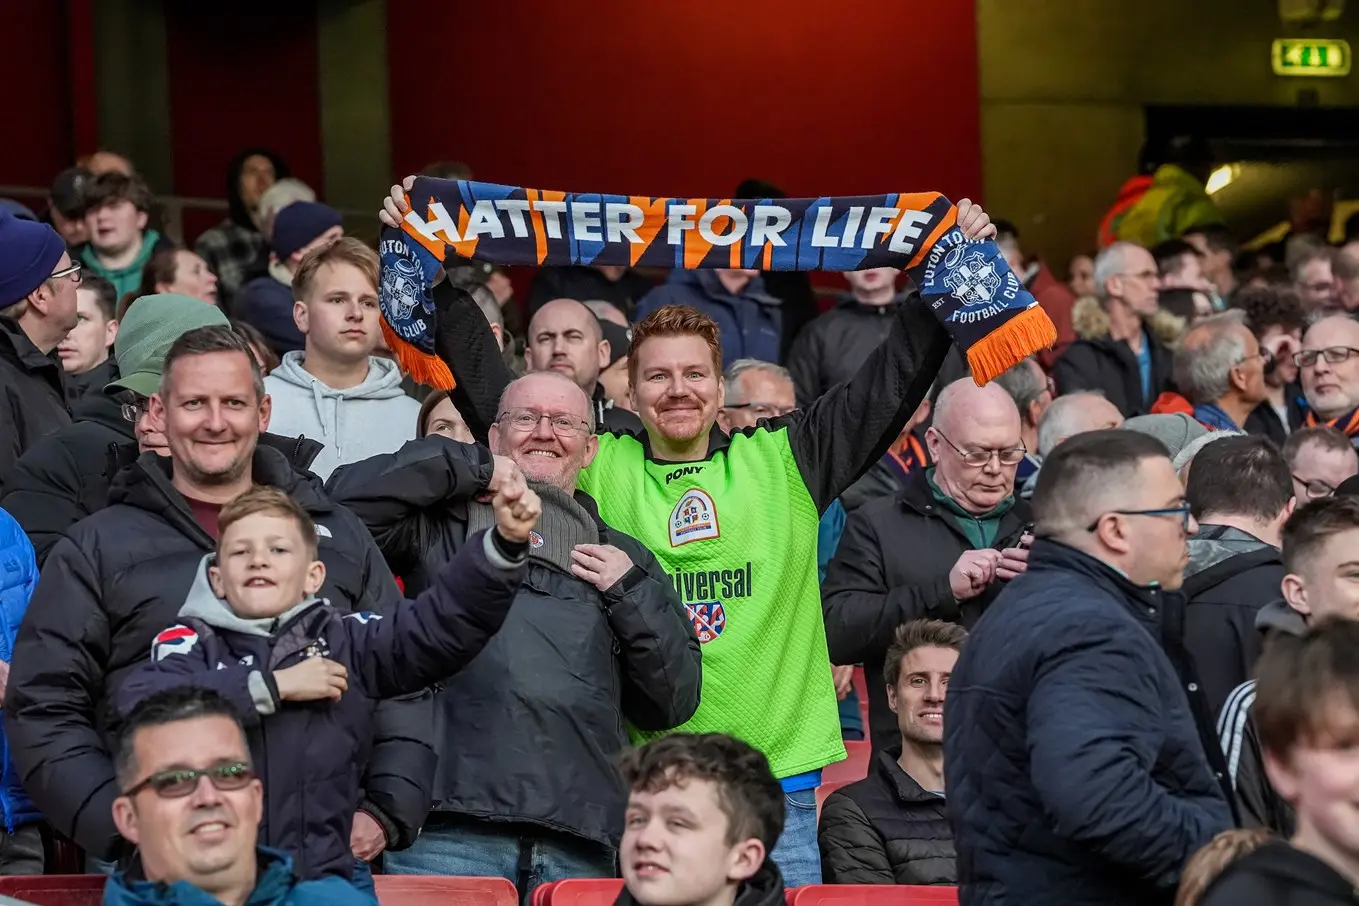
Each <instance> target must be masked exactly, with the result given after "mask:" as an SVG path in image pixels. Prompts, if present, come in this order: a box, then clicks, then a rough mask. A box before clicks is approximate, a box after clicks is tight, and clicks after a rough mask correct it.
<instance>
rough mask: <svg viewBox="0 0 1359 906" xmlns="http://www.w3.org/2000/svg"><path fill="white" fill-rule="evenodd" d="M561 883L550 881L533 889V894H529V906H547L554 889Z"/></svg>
mask: <svg viewBox="0 0 1359 906" xmlns="http://www.w3.org/2000/svg"><path fill="white" fill-rule="evenodd" d="M560 883H561V881H548V882H547V883H546V884H539V885H538V886H537V887H535V888H533V893H531V894H529V906H547V904H548V901H549V900H550V899H551V897H552V888H554V887H556V886H557V885H558V884H560Z"/></svg>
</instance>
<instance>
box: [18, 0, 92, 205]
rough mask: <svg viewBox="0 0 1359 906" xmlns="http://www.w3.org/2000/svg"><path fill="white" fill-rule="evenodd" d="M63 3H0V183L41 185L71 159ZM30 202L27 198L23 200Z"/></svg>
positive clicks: (45, 1)
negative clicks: (1, 136)
mask: <svg viewBox="0 0 1359 906" xmlns="http://www.w3.org/2000/svg"><path fill="white" fill-rule="evenodd" d="M64 7H65V4H63V3H55V2H51V0H44V2H41V3H4V2H0V35H3V36H4V45H5V51H4V52H3V53H0V85H4V86H6V87H5V90H4V102H3V107H4V118H5V123H6V129H7V130H8V134H7V137H6V138H5V140H4V141H0V184H3V185H22V186H35V187H45V186H48V185H50V184H51V182H52V178H53V177H54V176H56V175H57V173H58V172H60V171H61V169H62V168H63V167H66V166H69V165H70V163H71V162H72V160H73V159H74V151H73V149H72V147H71V103H70V101H69V100H68V99H69V97H70V91H69V83H68V70H67V56H66V48H67V27H66V14H65V8H64ZM25 201H31V199H25Z"/></svg>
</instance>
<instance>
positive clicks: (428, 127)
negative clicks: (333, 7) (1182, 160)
mask: <svg viewBox="0 0 1359 906" xmlns="http://www.w3.org/2000/svg"><path fill="white" fill-rule="evenodd" d="M387 10H388V13H387V15H388V23H389V27H388V36H387V40H388V46H389V49H390V57H391V60H392V79H391V84H392V124H393V125H392V144H393V159H394V163H395V164H396V168H397V170H398V171H400V172H403V173H406V172H412V171H414V170H417V169H419V168H420V167H422V166H424V165H425V164H427V163H429V162H431V161H434V160H437V159H461V160H464V161H466V162H467V163H468V164H469V165H470V166H471V167H472V169H473V171H474V172H475V173H476V176H477V178H479V179H485V180H488V181H492V182H505V183H511V184H515V185H531V186H534V187H537V188H546V189H564V190H568V191H594V192H600V191H602V192H623V193H642V194H652V195H697V196H716V195H722V194H724V193H730V192H731V191H733V190H734V189H735V188H736V184H737V183H738V182H739V181H740V180H742V179H744V178H747V177H758V178H762V179H766V180H769V181H771V182H773V183H775V184H777V185H779V186H780V187H782V188H783V189H785V190H786V191H787V192H789V194H791V195H795V196H797V195H817V194H852V193H877V192H889V191H923V190H938V191H942V192H944V193H945V194H947V195H949V196H950V197H953V198H955V199H956V198H958V197H961V196H962V195H964V194H966V195H969V196H970V197H972V198H974V199H976V198H978V197H979V193H980V191H981V159H980V127H979V122H978V119H979V110H978V94H977V48H976V22H975V16H974V5H973V4H972V3H970V2H963V0H947V2H927V0H832V2H825V0H739V2H734V0H686V2H683V3H672V2H637V0H592V2H590V3H564V2H561V0H518V2H513V3H509V2H489V3H456V4H455V3H448V2H446V0H400V2H389V3H388V6H387Z"/></svg>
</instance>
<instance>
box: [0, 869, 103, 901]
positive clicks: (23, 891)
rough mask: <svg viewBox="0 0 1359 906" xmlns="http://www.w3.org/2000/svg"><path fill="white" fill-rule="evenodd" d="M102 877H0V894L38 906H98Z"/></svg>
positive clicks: (101, 890)
mask: <svg viewBox="0 0 1359 906" xmlns="http://www.w3.org/2000/svg"><path fill="white" fill-rule="evenodd" d="M107 880H108V878H106V877H104V876H103V875H26V876H15V877H9V878H0V894H3V895H4V896H7V897H14V899H16V900H23V901H25V902H28V903H35V904H37V906H99V904H100V903H102V902H103V901H104V882H106V881H107Z"/></svg>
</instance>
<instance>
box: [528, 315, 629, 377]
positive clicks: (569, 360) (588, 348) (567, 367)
mask: <svg viewBox="0 0 1359 906" xmlns="http://www.w3.org/2000/svg"><path fill="white" fill-rule="evenodd" d="M524 357H525V359H526V360H527V362H528V366H529V370H530V371H555V372H557V373H559V374H564V375H566V376H567V377H569V378H570V379H571V380H573V381H575V382H576V386H577V387H579V388H580V389H582V390H584V391H585V393H586V395H587V396H590V395H593V394H594V392H595V385H596V383H597V382H598V380H599V372H601V371H603V370H604V369H605V368H607V367H608V365H609V345H608V343H607V342H605V340H604V333H603V331H602V330H601V329H600V327H599V320H598V319H597V318H596V317H595V313H594V312H592V311H590V309H588V308H586V307H585V305H584V303H581V302H577V301H576V300H575V299H553V300H552V301H551V302H548V303H547V304H546V305H544V306H543V307H542V308H540V309H538V311H537V313H536V314H534V316H533V319H532V320H531V321H529V329H528V346H527V348H526V349H525V350H524Z"/></svg>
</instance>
